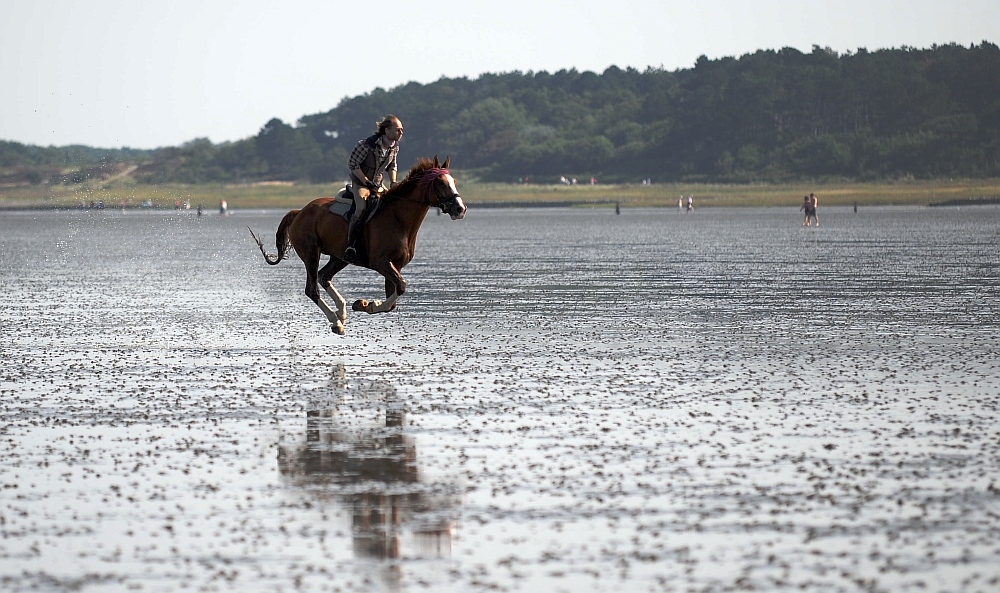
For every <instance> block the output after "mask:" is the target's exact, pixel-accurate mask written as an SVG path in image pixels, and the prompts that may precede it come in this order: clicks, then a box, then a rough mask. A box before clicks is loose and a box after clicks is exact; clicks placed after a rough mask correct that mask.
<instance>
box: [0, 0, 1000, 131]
mask: <svg viewBox="0 0 1000 593" xmlns="http://www.w3.org/2000/svg"><path fill="white" fill-rule="evenodd" d="M995 2H996V0H949V1H947V2H945V1H943V0H908V1H903V0H806V1H803V0H794V1H793V0H754V1H752V2H751V1H722V0H699V1H690V0H688V1H685V2H677V1H674V0H642V1H629V0H602V1H596V0H576V1H575V2H550V1H547V0H504V1H494V2H478V1H476V0H461V1H458V0H438V1H436V2H404V1H401V0H378V1H375V2H371V1H361V2H344V1H342V0H322V1H319V0H317V1H313V0H276V1H272V2H266V1H263V0H242V1H240V2H233V1H232V0H226V1H224V2H222V1H216V0H169V1H159V0H142V1H138V2H137V1H135V0H129V1H127V2H126V1H120V0H89V1H87V2H82V1H80V0H3V2H2V3H0V140H8V141H16V142H21V143H24V144H36V145H41V146H63V145H68V144H85V145H89V146H95V147H103V148H120V147H123V146H128V147H132V148H155V147H159V146H175V145H178V144H182V143H184V142H187V141H189V140H193V139H195V138H209V139H210V140H211V141H212V142H216V143H218V142H223V141H228V140H239V139H241V138H246V137H248V136H253V135H255V134H256V133H257V132H258V130H259V129H260V128H261V127H262V126H263V125H264V124H265V123H266V122H267V121H268V120H270V119H271V118H272V117H278V118H281V119H282V120H284V121H285V122H287V123H290V124H291V123H294V122H295V121H297V120H298V119H299V118H300V117H301V116H303V115H308V114H313V113H320V112H325V111H329V110H330V109H332V108H334V107H336V106H337V104H338V103H339V102H340V100H341V99H343V98H344V97H353V96H357V95H362V94H365V93H368V92H371V91H372V90H373V89H375V88H377V87H381V88H384V89H391V88H393V87H395V86H398V85H401V84H405V83H407V82H410V81H416V82H419V83H424V84H426V83H430V82H433V81H435V80H437V79H439V78H441V77H442V76H446V77H461V76H466V77H469V78H476V77H477V76H479V75H480V74H482V73H484V72H510V71H513V70H520V71H522V72H527V71H535V72H538V71H541V70H546V71H549V72H555V71H557V70H561V69H570V68H576V69H577V70H581V71H584V70H591V71H594V72H598V73H599V72H602V71H604V70H605V69H606V68H608V67H609V66H612V65H614V66H618V67H620V68H626V67H630V66H631V67H634V68H637V69H639V70H644V69H646V68H647V67H650V66H652V67H654V68H659V67H662V68H665V69H667V70H675V69H678V68H690V67H692V66H693V65H694V62H695V60H696V59H697V58H698V56H700V55H706V56H708V57H709V58H713V59H715V58H721V57H725V56H735V57H738V56H741V55H743V54H747V53H752V52H754V51H756V50H758V49H780V48H782V47H794V48H797V49H799V50H801V51H804V52H809V51H811V48H812V46H813V45H819V46H821V47H831V48H833V49H834V50H836V51H838V52H844V51H856V50H857V49H858V48H862V47H863V48H866V49H868V50H870V51H874V50H876V49H881V48H890V47H900V46H903V45H905V46H910V47H918V48H925V47H930V46H931V45H933V44H938V45H943V44H947V43H952V42H954V43H959V44H962V45H965V46H968V45H969V44H970V43H976V44H978V43H980V42H982V41H984V40H987V41H990V42H993V43H1000V10H997V9H996V8H995V6H996V5H995V4H994V3H995ZM366 11H367V12H366Z"/></svg>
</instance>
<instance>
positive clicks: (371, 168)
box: [347, 136, 399, 183]
mask: <svg viewBox="0 0 1000 593" xmlns="http://www.w3.org/2000/svg"><path fill="white" fill-rule="evenodd" d="M398 152H399V143H398V142H397V143H395V144H394V145H393V146H392V147H391V148H385V147H384V146H382V137H381V136H369V137H368V138H365V139H364V140H360V141H359V142H358V144H357V146H355V147H354V150H353V151H351V158H349V159H348V160H347V167H348V168H349V169H350V170H351V171H354V170H355V169H358V168H360V169H361V172H362V173H364V174H365V177H367V178H368V179H370V180H372V181H374V182H375V183H381V181H382V180H381V176H382V172H383V171H395V170H396V154H397V153H398ZM351 177H352V178H353V177H354V174H353V173H352V174H351ZM358 181H360V179H359V180H358Z"/></svg>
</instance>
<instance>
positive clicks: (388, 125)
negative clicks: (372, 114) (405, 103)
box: [375, 114, 403, 140]
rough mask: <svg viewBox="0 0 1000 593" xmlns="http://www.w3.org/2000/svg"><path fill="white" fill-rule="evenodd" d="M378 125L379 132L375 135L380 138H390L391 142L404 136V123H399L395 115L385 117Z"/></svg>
mask: <svg viewBox="0 0 1000 593" xmlns="http://www.w3.org/2000/svg"><path fill="white" fill-rule="evenodd" d="M377 125H378V130H376V131H375V133H376V134H378V135H379V136H389V137H390V138H389V139H390V140H399V137H400V136H402V135H403V122H401V121H399V118H398V117H396V116H395V115H392V114H389V115H387V116H385V117H383V118H382V121H380V122H378V124H377Z"/></svg>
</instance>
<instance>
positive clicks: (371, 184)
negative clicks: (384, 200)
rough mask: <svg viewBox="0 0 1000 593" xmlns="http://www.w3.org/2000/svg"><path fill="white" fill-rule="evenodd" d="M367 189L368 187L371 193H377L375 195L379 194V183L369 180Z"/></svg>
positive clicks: (366, 185) (366, 184)
mask: <svg viewBox="0 0 1000 593" xmlns="http://www.w3.org/2000/svg"><path fill="white" fill-rule="evenodd" d="M365 187H367V188H368V191H371V192H375V193H378V184H377V183H375V182H374V181H372V180H371V179H369V180H368V181H367V182H366V183H365Z"/></svg>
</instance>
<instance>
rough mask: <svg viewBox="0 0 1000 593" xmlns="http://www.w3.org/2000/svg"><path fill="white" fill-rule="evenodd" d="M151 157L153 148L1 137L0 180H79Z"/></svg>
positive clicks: (15, 181)
mask: <svg viewBox="0 0 1000 593" xmlns="http://www.w3.org/2000/svg"><path fill="white" fill-rule="evenodd" d="M152 156H153V151H152V150H140V149H134V148H92V147H90V146H81V145H72V146H61V147H56V146H49V147H42V146H31V145H26V144H21V143H19V142H7V141H4V140H0V182H6V183H32V184H38V183H43V182H51V183H60V182H62V183H79V182H81V181H84V180H86V179H89V178H93V177H99V176H101V175H107V174H108V172H114V171H119V170H121V169H122V167H121V165H122V164H126V163H136V162H141V161H145V160H148V159H151V158H152Z"/></svg>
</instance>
